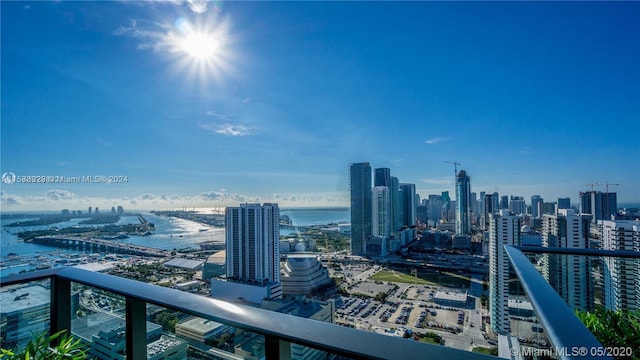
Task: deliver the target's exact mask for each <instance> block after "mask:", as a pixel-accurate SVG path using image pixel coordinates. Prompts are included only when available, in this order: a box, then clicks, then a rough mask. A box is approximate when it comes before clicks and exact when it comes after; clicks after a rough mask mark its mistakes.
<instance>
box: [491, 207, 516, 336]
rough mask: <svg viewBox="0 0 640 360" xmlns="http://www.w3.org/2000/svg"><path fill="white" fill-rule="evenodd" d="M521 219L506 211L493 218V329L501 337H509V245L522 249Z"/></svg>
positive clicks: (495, 214)
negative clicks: (506, 248)
mask: <svg viewBox="0 0 640 360" xmlns="http://www.w3.org/2000/svg"><path fill="white" fill-rule="evenodd" d="M520 225H521V218H520V217H519V216H516V215H514V214H513V213H510V212H509V211H508V210H505V209H502V210H500V212H499V213H490V215H489V309H490V316H491V328H492V329H493V331H494V332H495V333H497V334H508V333H509V332H510V330H511V324H510V321H509V258H508V257H507V253H506V251H505V250H504V246H505V245H514V246H520V245H521V239H520Z"/></svg>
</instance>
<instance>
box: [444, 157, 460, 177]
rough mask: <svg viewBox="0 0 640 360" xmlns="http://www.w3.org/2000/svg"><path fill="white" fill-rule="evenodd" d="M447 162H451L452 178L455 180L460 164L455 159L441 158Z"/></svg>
mask: <svg viewBox="0 0 640 360" xmlns="http://www.w3.org/2000/svg"><path fill="white" fill-rule="evenodd" d="M442 161H444V162H446V163H448V164H453V180H454V181H455V179H456V176H458V165H460V163H459V162H457V161H456V160H453V161H447V160H442Z"/></svg>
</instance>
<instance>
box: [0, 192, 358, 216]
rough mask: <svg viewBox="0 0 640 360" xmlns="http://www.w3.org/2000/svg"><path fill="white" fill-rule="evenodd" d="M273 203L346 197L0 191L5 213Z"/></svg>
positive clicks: (319, 202)
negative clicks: (91, 195)
mask: <svg viewBox="0 0 640 360" xmlns="http://www.w3.org/2000/svg"><path fill="white" fill-rule="evenodd" d="M245 202H251V203H265V202H275V203H278V204H279V205H280V206H281V207H308V206H346V205H347V204H348V203H349V200H348V197H347V196H344V197H340V196H336V194H332V193H318V194H308V193H305V194H278V193H275V194H261V195H260V194H241V193H231V192H226V191H225V190H224V189H221V190H219V191H207V192H203V193H200V194H197V195H176V194H154V193H143V194H140V195H137V196H133V197H126V196H123V197H122V196H121V197H116V198H106V197H89V196H81V195H78V194H75V193H73V192H70V191H68V190H59V189H58V190H49V191H47V192H45V193H42V194H40V195H15V194H10V193H7V192H6V191H1V203H2V206H3V208H4V210H6V211H25V210H26V211H31V210H36V211H37V210H55V211H59V210H61V209H69V210H77V209H86V208H87V207H88V206H93V207H99V208H110V207H112V206H116V205H122V206H123V207H124V208H125V209H138V210H151V209H172V208H182V207H185V206H187V207H192V206H194V205H195V206H197V207H217V206H237V204H240V203H245Z"/></svg>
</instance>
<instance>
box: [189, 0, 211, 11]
mask: <svg viewBox="0 0 640 360" xmlns="http://www.w3.org/2000/svg"><path fill="white" fill-rule="evenodd" d="M187 4H189V9H191V11H193V12H194V13H196V14H202V13H204V12H206V11H207V0H187Z"/></svg>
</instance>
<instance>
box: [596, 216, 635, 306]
mask: <svg viewBox="0 0 640 360" xmlns="http://www.w3.org/2000/svg"><path fill="white" fill-rule="evenodd" d="M638 224H639V223H638V222H637V221H631V220H616V221H611V220H604V221H603V220H600V221H598V225H600V226H601V227H602V248H603V249H605V250H627V251H634V250H635V251H640V239H639V238H638V233H637V231H638ZM638 266H640V260H638V259H623V258H615V257H604V304H605V307H606V308H607V309H611V310H640V304H639V303H638V294H636V292H637V291H638V289H637V286H638V279H640V273H638V270H639V267H638Z"/></svg>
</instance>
